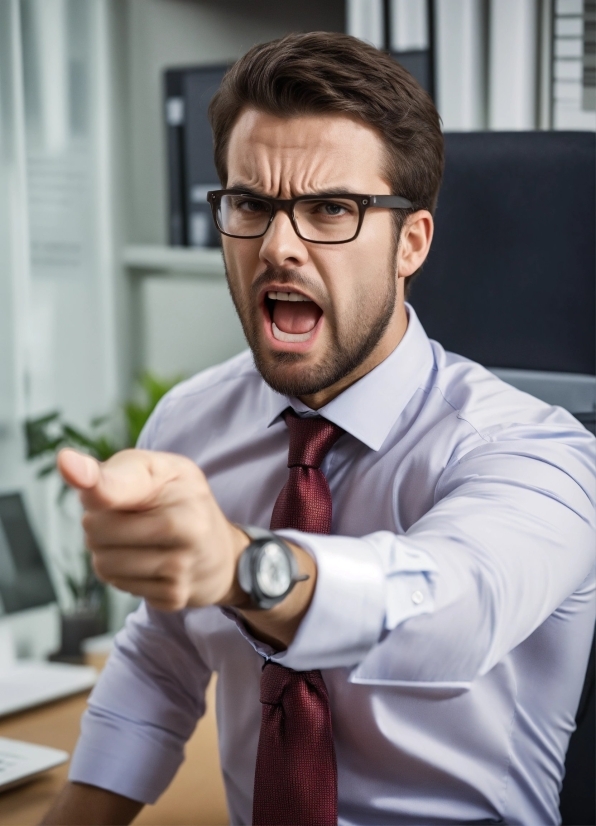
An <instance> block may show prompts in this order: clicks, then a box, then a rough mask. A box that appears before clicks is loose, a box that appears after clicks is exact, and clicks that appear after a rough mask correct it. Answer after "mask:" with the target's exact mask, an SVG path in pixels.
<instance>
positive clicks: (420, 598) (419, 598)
mask: <svg viewBox="0 0 596 826" xmlns="http://www.w3.org/2000/svg"><path fill="white" fill-rule="evenodd" d="M412 602H413V603H414V605H420V603H421V602H424V594H423V593H422V591H414V593H413V594H412Z"/></svg>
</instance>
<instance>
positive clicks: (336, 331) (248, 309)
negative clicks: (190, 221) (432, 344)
mask: <svg viewBox="0 0 596 826" xmlns="http://www.w3.org/2000/svg"><path fill="white" fill-rule="evenodd" d="M396 253H397V240H396V241H395V242H394V243H393V244H392V249H391V253H390V255H389V259H388V262H387V267H386V277H385V280H384V284H383V288H382V289H381V290H380V291H379V293H378V294H375V295H374V296H371V293H370V290H369V289H367V285H366V284H365V283H364V282H363V283H362V287H361V289H360V290H358V292H357V293H356V294H355V296H354V301H353V303H352V308H351V312H350V317H349V318H344V319H342V321H343V323H342V324H341V325H339V324H338V323H337V320H336V319H334V318H333V317H332V316H331V315H330V314H328V315H326V317H325V322H326V324H327V326H328V328H329V338H330V343H329V345H328V347H327V349H326V351H325V352H324V353H323V354H322V355H321V356H320V357H319V359H318V360H317V362H316V363H315V364H311V365H309V364H306V363H304V364H303V366H302V368H300V363H301V362H306V358H307V355H306V354H303V353H287V352H286V353H281V352H278V353H276V352H273V353H272V352H269V351H268V350H267V349H266V347H265V346H264V344H263V342H262V341H261V336H260V327H261V324H262V318H261V308H260V307H259V306H258V295H259V293H260V292H261V290H262V289H263V288H264V287H266V286H267V285H268V284H273V283H275V284H280V285H283V284H291V285H293V286H295V287H298V288H299V287H301V286H302V287H303V288H304V289H305V290H306V291H308V293H309V295H311V296H313V297H314V298H315V300H316V295H317V291H316V290H315V289H313V286H314V285H313V284H312V283H311V282H310V281H309V280H308V279H306V278H305V277H304V276H303V275H302V274H301V273H300V272H299V271H298V270H276V269H274V268H267V269H266V270H265V271H264V272H262V273H261V274H260V275H259V276H258V278H256V279H255V281H254V283H253V284H252V285H251V288H250V294H249V296H248V297H242V296H241V295H240V293H239V290H237V289H236V288H235V287H234V286H233V284H234V281H233V279H232V278H230V273H229V272H228V267H227V262H225V257H224V264H225V268H226V278H227V282H228V289H229V291H230V295H231V296H232V301H233V302H234V306H235V308H236V312H237V313H238V317H239V318H240V323H241V324H242V329H243V330H244V335H245V337H246V340H247V342H248V345H249V347H250V349H251V350H252V353H253V358H254V361H255V365H256V368H257V370H258V371H259V373H260V374H261V376H262V377H263V379H264V380H265V381H266V382H267V384H268V385H269V386H270V387H271V388H273V390H275V391H277V392H278V393H281V394H283V395H285V396H295V397H298V398H300V397H302V396H310V395H313V394H315V393H319V392H321V391H322V390H326V389H327V388H329V387H332V386H333V385H334V384H336V383H337V382H339V381H341V380H342V379H344V378H345V377H346V376H349V375H350V373H352V372H353V371H355V370H356V369H357V368H358V367H360V365H361V364H362V363H363V362H364V361H365V360H366V359H367V358H368V357H369V356H370V354H371V353H372V352H373V350H374V349H375V347H376V346H377V344H378V343H379V341H380V340H381V338H382V337H383V334H384V333H385V330H386V329H387V327H388V325H389V322H390V321H391V318H392V317H393V314H394V311H395V305H396V301H397V272H396V257H397V255H396ZM317 303H318V302H317ZM319 306H321V307H322V305H319ZM341 327H343V328H344V329H345V330H346V332H341V329H340V328H341Z"/></svg>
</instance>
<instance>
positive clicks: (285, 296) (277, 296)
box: [267, 290, 310, 301]
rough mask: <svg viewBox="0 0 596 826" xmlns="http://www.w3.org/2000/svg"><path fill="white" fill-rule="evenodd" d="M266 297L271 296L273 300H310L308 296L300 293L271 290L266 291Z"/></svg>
mask: <svg viewBox="0 0 596 826" xmlns="http://www.w3.org/2000/svg"><path fill="white" fill-rule="evenodd" d="M267 298H272V299H273V300H274V301H310V298H307V297H306V296H305V295H300V293H276V292H274V291H273V290H270V291H269V292H268V293H267Z"/></svg>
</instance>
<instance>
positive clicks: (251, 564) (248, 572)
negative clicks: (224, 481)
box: [238, 526, 308, 610]
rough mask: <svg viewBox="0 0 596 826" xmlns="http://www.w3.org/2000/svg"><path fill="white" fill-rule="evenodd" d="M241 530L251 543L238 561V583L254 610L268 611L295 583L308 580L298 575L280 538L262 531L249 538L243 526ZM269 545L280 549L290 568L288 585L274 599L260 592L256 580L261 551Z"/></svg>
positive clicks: (288, 550) (292, 554)
mask: <svg viewBox="0 0 596 826" xmlns="http://www.w3.org/2000/svg"><path fill="white" fill-rule="evenodd" d="M241 528H242V530H243V531H244V532H245V533H246V534H247V535H248V536H249V538H250V539H251V543H250V545H248V547H247V548H245V549H244V551H243V552H242V554H241V556H240V559H239V560H238V582H239V584H240V587H241V589H242V590H243V591H244V593H245V594H248V595H249V596H250V598H251V601H252V603H253V607H254V608H258V609H260V610H269V609H270V608H273V607H274V606H275V605H278V604H279V603H280V602H282V601H283V600H284V599H285V598H286V597H287V596H288V594H289V593H290V592H291V591H292V589H293V588H294V586H295V585H296V583H297V582H301V581H303V580H305V579H308V576H307V575H304V576H300V575H299V573H298V563H297V562H296V557H295V555H294V552H293V551H292V549H291V548H290V546H289V545H288V544H287V543H286V542H284V540H283V539H282V538H281V537H279V536H276V535H275V534H274V533H271V532H269V531H264V530H262V529H257V530H258V532H259V535H258V536H255V535H254V534H253V536H251V534H250V533H249V532H248V530H247V529H246V528H245V527H244V526H241ZM270 543H274V544H275V545H277V546H278V548H280V549H281V551H282V552H283V554H284V556H285V557H286V559H287V560H288V562H289V567H290V583H289V585H288V587H287V589H286V590H285V591H284V592H283V594H280V595H279V596H276V597H272V596H270V595H268V594H266V593H265V592H264V591H262V589H261V588H260V586H259V583H258V578H257V570H258V565H259V562H260V560H261V558H262V554H263V549H264V548H265V546H266V545H269V544H270Z"/></svg>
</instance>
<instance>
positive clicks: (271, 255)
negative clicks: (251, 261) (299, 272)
mask: <svg viewBox="0 0 596 826" xmlns="http://www.w3.org/2000/svg"><path fill="white" fill-rule="evenodd" d="M259 258H260V260H261V261H263V262H264V263H265V264H267V265H268V266H270V267H275V268H278V269H281V268H283V267H288V268H295V267H300V266H302V265H303V264H306V262H307V261H308V249H307V247H306V245H305V243H304V241H302V239H301V238H299V237H298V236H297V235H296V231H295V229H294V227H293V225H292V221H291V219H290V216H289V215H288V214H287V213H286V212H283V211H282V210H280V211H279V212H278V213H277V215H276V216H275V217H274V219H273V221H272V222H271V224H270V225H269V228H268V229H267V232H266V233H265V235H264V236H263V241H262V244H261V250H260V253H259Z"/></svg>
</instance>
